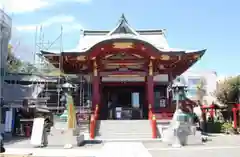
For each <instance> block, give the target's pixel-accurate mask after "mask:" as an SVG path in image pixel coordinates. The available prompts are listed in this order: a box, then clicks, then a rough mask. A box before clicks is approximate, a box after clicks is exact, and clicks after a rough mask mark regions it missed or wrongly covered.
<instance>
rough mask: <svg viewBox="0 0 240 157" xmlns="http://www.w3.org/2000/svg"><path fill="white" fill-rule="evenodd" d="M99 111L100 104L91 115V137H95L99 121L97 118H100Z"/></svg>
mask: <svg viewBox="0 0 240 157" xmlns="http://www.w3.org/2000/svg"><path fill="white" fill-rule="evenodd" d="M98 111H99V106H98V104H97V105H96V107H95V109H94V113H93V114H92V115H91V120H90V139H94V137H95V130H96V122H97V119H98Z"/></svg>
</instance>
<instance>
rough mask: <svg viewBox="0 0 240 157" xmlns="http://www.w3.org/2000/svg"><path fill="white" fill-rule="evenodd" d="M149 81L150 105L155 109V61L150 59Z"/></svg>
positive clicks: (147, 81)
mask: <svg viewBox="0 0 240 157" xmlns="http://www.w3.org/2000/svg"><path fill="white" fill-rule="evenodd" d="M146 83H147V100H148V107H149V105H151V109H152V111H153V106H154V82H153V63H152V60H150V62H149V65H148V75H147V77H146Z"/></svg>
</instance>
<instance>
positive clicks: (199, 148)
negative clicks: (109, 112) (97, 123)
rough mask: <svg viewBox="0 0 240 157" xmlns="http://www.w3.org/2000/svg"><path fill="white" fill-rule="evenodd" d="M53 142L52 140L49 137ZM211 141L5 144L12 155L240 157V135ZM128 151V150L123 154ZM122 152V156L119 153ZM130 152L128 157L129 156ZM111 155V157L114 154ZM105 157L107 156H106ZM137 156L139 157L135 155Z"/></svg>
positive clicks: (217, 137)
mask: <svg viewBox="0 0 240 157" xmlns="http://www.w3.org/2000/svg"><path fill="white" fill-rule="evenodd" d="M50 139H51V138H50ZM209 139H210V141H209V142H207V143H206V144H202V143H201V142H200V139H199V140H196V139H194V140H191V138H190V139H189V141H190V142H189V145H188V146H186V147H183V148H172V147H170V146H168V145H167V144H164V143H162V142H159V141H144V142H139V141H138V142H127V143H126V142H115V143H114V142H106V143H96V144H89V143H88V144H86V145H85V146H83V147H75V148H74V149H70V150H66V149H63V145H61V142H60V143H58V142H57V141H58V140H59V141H61V140H63V138H62V139H61V138H59V137H58V139H52V140H55V141H50V142H49V147H48V148H43V149H36V148H32V147H31V146H30V145H29V140H23V141H18V142H15V143H14V144H13V143H12V144H10V143H9V144H6V149H7V151H8V152H9V153H11V152H15V153H16V152H19V153H20V154H24V153H25V154H26V153H33V156H38V157H40V156H42V157H43V156H44V157H47V156H56V157H57V156H58V157H62V156H69V157H70V156H75V157H76V156H79V157H102V156H97V155H100V154H101V151H103V150H105V152H106V149H108V150H110V151H109V152H113V153H115V154H118V156H115V157H121V154H123V153H124V157H126V155H125V153H127V152H131V150H133V149H131V148H134V147H135V148H137V149H138V150H139V151H140V152H143V153H140V155H141V154H144V153H145V156H149V155H146V151H144V150H145V149H146V150H147V151H148V152H149V153H150V155H151V156H152V157H159V156H164V157H176V156H179V155H181V156H184V157H190V156H191V157H192V156H195V157H202V156H204V157H210V156H211V157H212V156H216V157H226V156H231V157H238V156H239V154H240V135H236V136H234V135H233V136H231V135H224V136H222V135H213V136H210V137H209ZM124 150H125V151H124ZM120 152H123V153H120ZM134 152H135V153H136V149H134V151H133V152H131V153H132V154H133V153H134ZM131 153H128V154H129V157H132V156H130V154H131ZM111 156H112V155H111ZM104 157H107V156H106V154H105V155H104ZM134 157H140V156H136V154H135V156H134Z"/></svg>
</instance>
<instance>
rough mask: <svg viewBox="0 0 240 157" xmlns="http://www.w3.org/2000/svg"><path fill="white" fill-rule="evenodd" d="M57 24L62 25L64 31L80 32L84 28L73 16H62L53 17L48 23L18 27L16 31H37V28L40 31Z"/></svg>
mask: <svg viewBox="0 0 240 157" xmlns="http://www.w3.org/2000/svg"><path fill="white" fill-rule="evenodd" d="M56 24H59V25H61V26H62V27H63V30H64V31H65V30H76V29H79V30H80V29H81V28H82V26H81V24H79V23H78V22H77V21H76V19H75V18H74V17H73V16H67V15H60V16H54V17H51V18H49V19H47V20H46V21H43V22H40V23H38V24H30V25H23V26H16V29H17V30H18V31H35V30H36V29H37V28H38V29H39V28H40V27H42V28H46V27H50V26H51V25H56Z"/></svg>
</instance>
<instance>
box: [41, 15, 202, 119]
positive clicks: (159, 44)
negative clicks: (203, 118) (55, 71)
mask: <svg viewBox="0 0 240 157" xmlns="http://www.w3.org/2000/svg"><path fill="white" fill-rule="evenodd" d="M82 33H83V35H82V37H81V39H80V43H79V49H78V51H77V52H61V53H60V54H59V53H53V52H47V51H42V55H43V56H44V57H45V58H46V59H47V60H48V61H49V62H50V63H52V64H53V65H54V66H55V67H57V68H58V64H57V63H58V62H60V67H61V70H62V72H64V73H65V74H79V75H86V76H91V78H92V79H91V81H90V83H91V85H92V90H91V92H92V107H93V108H95V106H96V105H98V106H99V115H100V116H99V119H109V118H110V115H109V109H110V108H113V107H118V108H119V107H120V108H122V109H123V110H124V109H126V110H131V111H132V112H131V113H132V116H131V118H132V119H147V118H148V111H149V110H152V112H153V113H155V114H156V115H160V114H161V113H173V112H174V110H175V104H174V101H173V96H172V93H171V92H170V91H169V90H168V87H169V86H170V85H171V83H172V81H173V80H174V79H175V78H176V77H177V76H179V75H181V74H182V73H183V72H185V71H186V70H187V69H188V68H189V67H191V66H192V65H193V64H194V63H196V62H197V61H198V60H199V59H200V58H201V57H202V56H203V54H204V53H205V51H206V49H202V50H193V51H188V50H182V49H174V48H170V47H169V45H168V42H167V39H166V37H165V34H164V30H163V29H149V30H136V29H134V28H133V27H131V26H130V25H129V23H128V21H127V20H126V18H125V17H124V15H122V17H121V18H120V20H119V23H118V24H117V26H116V27H115V28H114V29H112V30H110V31H97V30H84V31H83V32H82ZM179 40H181V39H179ZM186 103H187V102H186ZM113 104H114V105H113ZM133 115H135V116H133Z"/></svg>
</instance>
